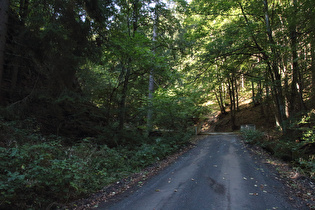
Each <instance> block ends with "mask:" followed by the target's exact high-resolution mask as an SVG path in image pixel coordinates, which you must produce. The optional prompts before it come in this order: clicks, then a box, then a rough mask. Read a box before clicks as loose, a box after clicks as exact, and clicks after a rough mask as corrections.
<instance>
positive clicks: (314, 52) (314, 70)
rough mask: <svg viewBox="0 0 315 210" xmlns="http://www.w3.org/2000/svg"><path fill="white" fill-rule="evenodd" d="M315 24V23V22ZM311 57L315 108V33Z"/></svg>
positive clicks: (314, 103)
mask: <svg viewBox="0 0 315 210" xmlns="http://www.w3.org/2000/svg"><path fill="white" fill-rule="evenodd" d="M313 21H314V22H315V20H313ZM314 25H315V23H314ZM311 37H312V38H311V57H312V63H311V71H312V92H311V95H312V100H311V101H312V106H313V107H312V108H315V33H313V34H312V36H311Z"/></svg>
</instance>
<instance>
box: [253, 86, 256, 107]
mask: <svg viewBox="0 0 315 210" xmlns="http://www.w3.org/2000/svg"><path fill="white" fill-rule="evenodd" d="M255 98H256V96H255V84H254V82H253V81H252V99H253V104H254V105H255V104H256V99H255Z"/></svg>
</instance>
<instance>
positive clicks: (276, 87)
mask: <svg viewBox="0 0 315 210" xmlns="http://www.w3.org/2000/svg"><path fill="white" fill-rule="evenodd" d="M263 4H264V12H265V21H266V32H267V36H268V41H269V43H270V49H271V53H272V58H271V63H270V64H271V65H270V66H269V70H270V73H271V78H272V81H273V86H272V89H273V93H274V101H275V105H276V108H277V112H278V115H277V116H276V117H277V119H278V122H279V125H280V127H281V128H282V130H283V131H285V130H286V128H285V126H284V121H285V120H286V116H285V103H284V96H283V90H282V84H281V74H280V72H279V67H278V63H277V62H279V60H280V56H279V53H278V52H277V49H276V47H275V46H276V43H275V41H274V39H273V35H272V29H271V24H270V17H269V7H268V1H267V0H264V1H263Z"/></svg>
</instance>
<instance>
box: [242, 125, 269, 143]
mask: <svg viewBox="0 0 315 210" xmlns="http://www.w3.org/2000/svg"><path fill="white" fill-rule="evenodd" d="M241 133H242V136H243V138H244V141H245V142H246V143H249V144H257V143H258V142H260V141H261V139H262V138H263V136H264V133H263V132H261V131H259V130H251V129H244V130H242V131H241Z"/></svg>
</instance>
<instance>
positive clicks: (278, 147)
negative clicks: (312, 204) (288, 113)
mask: <svg viewBox="0 0 315 210" xmlns="http://www.w3.org/2000/svg"><path fill="white" fill-rule="evenodd" d="M242 136H243V138H244V141H245V142H246V143H248V144H254V145H258V146H260V147H262V148H264V149H265V150H267V151H268V152H270V153H271V154H272V155H274V156H276V157H279V158H281V159H283V160H285V161H289V162H291V164H292V165H293V166H294V167H295V168H297V169H298V170H299V171H300V172H302V173H304V174H307V175H309V176H310V177H311V178H315V110H311V111H309V112H308V113H305V114H302V115H300V116H299V117H296V118H295V119H291V122H290V127H289V128H288V130H287V132H285V133H284V134H282V135H281V136H272V135H271V136H270V135H267V134H264V133H263V132H261V131H259V130H243V131H242Z"/></svg>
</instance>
